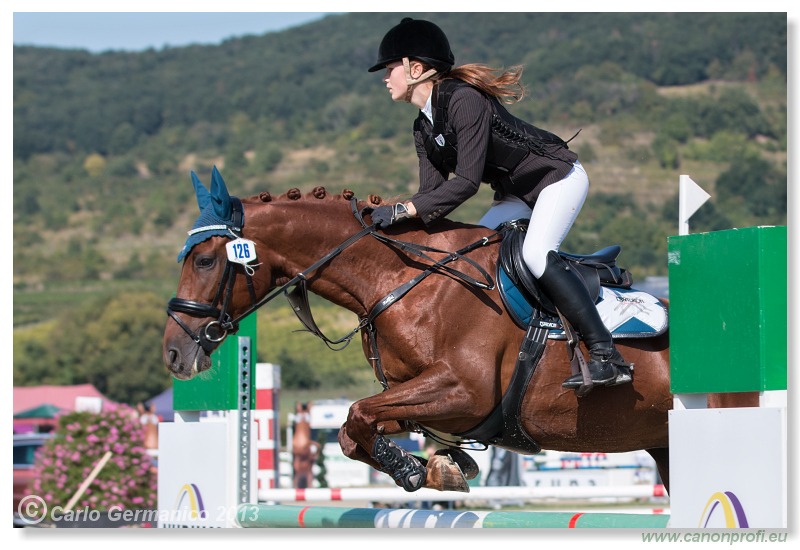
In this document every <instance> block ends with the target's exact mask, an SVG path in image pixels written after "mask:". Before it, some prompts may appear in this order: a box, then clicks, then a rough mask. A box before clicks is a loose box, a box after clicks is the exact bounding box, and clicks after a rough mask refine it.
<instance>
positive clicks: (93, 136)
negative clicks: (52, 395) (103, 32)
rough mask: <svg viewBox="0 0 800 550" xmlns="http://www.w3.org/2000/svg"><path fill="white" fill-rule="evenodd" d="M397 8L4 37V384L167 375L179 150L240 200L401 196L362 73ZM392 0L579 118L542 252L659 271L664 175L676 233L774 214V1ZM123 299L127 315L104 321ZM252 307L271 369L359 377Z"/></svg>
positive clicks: (526, 103)
mask: <svg viewBox="0 0 800 550" xmlns="http://www.w3.org/2000/svg"><path fill="white" fill-rule="evenodd" d="M405 15H407V14H393V13H377V14H372V13H356V14H345V15H334V16H329V17H327V18H325V19H323V20H321V21H317V22H315V23H312V24H309V25H305V26H303V27H298V28H294V29H290V30H288V31H284V32H279V33H270V34H266V35H263V36H247V37H243V38H236V39H231V40H228V41H226V42H224V43H222V44H220V45H218V46H191V47H182V48H165V49H162V50H148V51H144V52H138V53H124V52H107V53H102V54H91V53H89V52H86V51H80V50H59V49H48V48H34V47H15V48H14V52H13V57H14V75H13V80H14V183H13V200H14V203H13V207H14V257H13V260H14V266H13V276H14V327H15V330H14V343H15V346H14V381H15V383H17V384H34V383H45V382H51V383H73V382H74V383H77V382H82V381H91V382H94V383H96V385H97V386H98V388H100V389H101V390H102V391H105V392H107V393H108V395H109V396H111V397H113V398H116V399H121V400H128V401H130V400H132V399H140V398H143V397H141V396H142V395H144V396H145V397H146V396H147V395H152V394H153V393H155V392H156V390H157V389H158V388H160V387H163V386H164V384H166V383H167V382H168V379H167V377H166V374H165V373H164V369H163V367H162V365H161V358H160V332H161V331H162V330H163V324H164V321H165V318H166V317H165V314H164V312H163V305H164V303H165V301H166V300H167V299H168V298H169V297H170V296H171V295H172V293H173V292H174V289H175V286H176V284H177V279H178V275H179V269H180V266H179V264H177V263H176V262H175V257H176V255H177V252H178V250H179V249H180V247H181V246H182V244H183V240H184V238H185V231H186V230H187V229H188V228H189V227H191V224H192V222H193V220H194V217H195V216H196V214H197V210H196V203H195V201H194V197H193V193H192V188H191V184H190V181H189V171H190V170H195V171H197V172H198V174H199V175H200V176H201V179H203V180H207V179H208V173H209V172H210V170H211V167H212V166H213V165H216V166H218V167H219V168H220V169H221V170H222V172H223V174H224V176H225V180H226V181H227V182H228V185H229V187H230V188H231V190H232V192H233V193H235V194H238V195H241V196H245V195H250V194H254V193H256V192H258V191H262V190H269V191H271V192H273V193H281V192H283V191H285V190H287V189H289V188H292V187H299V188H301V189H302V190H308V189H311V188H312V187H314V186H316V185H324V186H326V187H328V188H329V189H332V190H341V189H343V188H349V189H352V190H354V191H355V192H356V194H357V195H358V196H366V195H367V194H369V193H375V194H381V195H384V196H404V195H405V196H407V195H410V194H411V193H413V192H414V190H415V189H416V186H417V184H418V182H417V181H416V177H417V176H416V174H417V169H416V158H415V154H414V149H413V144H412V140H411V124H412V122H413V119H414V117H415V116H416V113H415V112H414V109H413V108H412V107H410V106H408V105H396V104H392V102H391V100H390V99H389V97H388V95H387V94H386V91H385V88H384V86H383V85H382V83H381V81H380V78H381V77H380V74H373V73H367V72H366V68H367V67H368V66H370V65H371V64H372V63H373V62H374V59H375V55H376V51H377V45H378V43H379V42H380V39H381V37H382V36H383V34H384V32H385V31H386V30H388V29H389V28H390V27H391V26H393V25H394V24H396V23H397V22H399V20H400V19H401V18H402V17H403V16H405ZM412 15H413V16H415V17H422V18H428V19H431V20H433V21H435V22H436V23H437V24H439V25H440V26H441V27H442V28H443V29H444V30H445V32H446V33H447V34H448V36H449V37H450V39H451V42H452V48H453V51H454V53H455V55H456V62H457V64H462V63H468V62H482V63H488V64H490V65H494V66H498V67H499V66H511V65H516V64H523V65H524V67H525V72H524V75H523V82H524V84H525V85H526V87H527V90H528V95H527V97H526V98H525V99H524V100H523V101H522V102H520V103H519V104H517V105H514V106H512V107H511V111H512V112H513V113H515V114H517V115H519V116H521V117H523V118H525V119H527V120H530V121H531V122H533V123H535V124H536V125H538V126H541V127H544V128H547V129H549V130H551V131H554V132H556V133H558V134H560V135H562V136H563V137H569V136H572V135H573V134H575V132H577V131H578V130H581V132H580V134H579V135H578V137H577V138H575V140H574V141H572V142H571V144H570V146H571V147H572V148H573V149H574V150H576V151H577V152H578V154H579V155H580V157H581V160H582V162H583V164H584V165H585V166H586V168H587V170H588V172H589V176H590V179H591V181H592V192H591V193H590V197H589V200H588V201H587V204H586V206H585V207H584V210H583V212H582V214H581V216H580V218H579V220H578V222H577V223H576V225H575V227H574V229H573V231H572V232H571V233H570V235H569V237H568V239H567V241H566V242H565V245H564V248H565V249H567V250H570V251H575V252H588V251H591V250H593V249H596V248H599V247H602V246H605V245H607V244H611V243H618V244H621V245H622V247H623V253H622V257H621V263H622V264H624V265H625V267H627V268H629V269H630V270H631V271H632V273H633V275H634V278H637V279H641V278H643V277H645V276H647V275H664V274H666V237H667V236H668V235H670V234H674V233H675V232H676V231H677V229H676V228H677V182H678V176H679V175H680V174H690V175H691V176H692V178H693V179H694V180H695V181H697V182H698V183H699V184H700V185H701V186H702V187H704V188H705V189H706V190H708V191H709V192H710V193H711V194H712V197H713V199H712V201H710V202H709V203H708V204H707V205H705V206H703V208H702V209H701V210H700V211H699V212H698V214H697V216H696V217H695V218H693V220H692V228H693V230H695V231H701V230H715V229H725V228H730V227H744V226H751V225H770V224H771V225H775V224H785V223H786V219H787V215H786V195H787V188H786V187H787V178H786V164H787V159H786V157H787V155H786V151H787V146H786V143H787V117H786V112H787V86H786V82H787V76H786V75H787V25H786V17H785V15H784V14H780V13H776V14H767V13H743V14H724V13H709V14H704V13H699V14H697V13H695V14H660V13H646V14H644V13H639V14H631V13H620V14H615V13H603V14H578V13H572V14H558V13H544V14H533V13H530V14H528V13H490V14H486V13H480V14H470V13H442V14H418V15H414V14H412ZM490 200H491V193H490V191H489V190H488V189H486V190H484V191H482V192H481V193H480V194H479V196H478V197H476V198H475V199H473V200H472V201H470V202H468V203H467V204H466V205H464V206H463V207H461V208H459V209H458V210H457V211H456V212H454V213H453V214H452V215H451V217H453V218H457V219H461V220H464V221H469V222H475V221H477V219H478V218H479V217H480V216H481V214H482V212H483V211H484V210H485V208H486V207H487V205H488V204H489V201H490ZM129 303H137V304H139V306H140V307H138V308H137V310H135V315H136V317H143V319H140V320H137V322H135V323H134V322H129V320H126V319H125V313H126V312H127V313H128V315H133V314H134V310H133V309H131V308H130V307H128V306H126V304H129ZM315 308H316V311H318V312H319V313H318V316H319V317H320V319H321V323H323V324H326V327H329V330H330V331H331V332H333V333H336V332H346V331H348V330H349V329H350V328H352V326H353V323H354V319H353V318H352V316H350V315H349V314H348V313H347V312H342V311H341V310H336V309H334V308H332V307H330V306H328V305H327V304H325V303H319V304H316V305H315ZM104 315H108V316H110V317H109V319H110V320H109V321H108V322H107V323H98V322H97V319H102V318H104ZM259 315H260V316H261V319H260V323H261V326H262V327H265V328H263V329H262V330H261V334H260V335H259V338H260V339H261V338H263V339H265V341H264V342H263V343H262V342H260V343H259V350H260V353H261V354H262V356H263V357H261V358H260V359H261V360H267V361H273V362H281V363H283V364H287V365H288V364H291V365H292V367H293V372H294V373H296V374H297V376H296V377H295V379H293V380H292V379H291V378H290V380H292V381H291V384H293V385H295V387H305V388H308V389H309V390H313V389H319V388H320V387H325V386H332V387H337V388H346V387H348V386H350V385H352V384H356V383H359V384H363V383H367V384H369V382H366V379H368V378H369V377H370V376H371V373H370V372H369V368H368V367H367V366H366V362H365V361H364V359H363V356H361V354H360V350H359V349H355V348H357V347H358V346H352V348H353V349H348V350H346V351H344V352H341V353H339V354H333V353H330V352H328V351H327V348H325V347H324V346H322V345H321V344H320V343H318V342H316V341H314V340H313V338H312V337H310V336H308V335H305V334H293V333H291V331H292V330H295V329H297V328H299V325H298V324H297V323H296V322H295V321H294V320H293V316H292V313H291V310H290V309H289V308H288V307H286V306H285V305H283V304H276V305H274V306H270V307H269V308H267V309H266V310H265V311H264V312H261V313H259ZM79 320H83V322H78V321H79ZM100 342H105V343H103V344H102V345H100V344H99V343H100ZM125 346H134V347H135V349H128V348H126V347H125ZM98 350H105V351H103V353H101V352H100V351H98ZM67 352H68V353H67ZM95 356H96V357H95ZM133 358H135V360H132V359H133ZM278 358H280V360H279V359H278ZM133 369H135V370H137V376H126V375H125V373H128V372H130V371H131V370H133ZM140 375H141V376H140ZM284 378H286V376H284Z"/></svg>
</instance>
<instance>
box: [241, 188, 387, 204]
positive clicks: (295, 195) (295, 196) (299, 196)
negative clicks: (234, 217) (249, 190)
mask: <svg viewBox="0 0 800 550" xmlns="http://www.w3.org/2000/svg"><path fill="white" fill-rule="evenodd" d="M353 197H355V193H354V192H353V191H351V190H350V189H343V190H342V192H341V193H330V192H329V191H328V190H327V189H325V188H324V187H323V186H321V185H319V186H317V187H315V188H314V189H312V190H311V191H309V192H307V193H305V194H303V192H302V191H300V189H298V188H297V187H293V188H291V189H289V190H288V191H286V192H285V193H283V194H281V195H278V196H277V197H273V196H272V194H271V193H270V192H269V191H262V192H261V193H259V194H258V195H256V196H255V197H252V200H254V201H256V200H257V201H261V202H278V201H299V200H306V199H316V200H338V201H349V200H350V199H352V198H353ZM366 202H368V203H369V204H371V205H373V206H378V205H380V204H384V200H383V198H381V197H380V196H379V195H372V194H370V195H368V196H367V199H366Z"/></svg>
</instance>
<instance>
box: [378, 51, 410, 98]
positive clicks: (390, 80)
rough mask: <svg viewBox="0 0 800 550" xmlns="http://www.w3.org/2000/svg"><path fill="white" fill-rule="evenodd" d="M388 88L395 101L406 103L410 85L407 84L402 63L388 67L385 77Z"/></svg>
mask: <svg viewBox="0 0 800 550" xmlns="http://www.w3.org/2000/svg"><path fill="white" fill-rule="evenodd" d="M383 81H384V82H385V83H386V88H387V89H388V90H389V93H390V94H391V95H392V100H393V101H404V100H405V96H406V92H407V91H408V84H407V83H406V73H405V70H404V69H403V63H402V62H401V61H395V62H394V63H389V64H388V65H386V72H385V73H384V75H383Z"/></svg>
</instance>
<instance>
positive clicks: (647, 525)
mask: <svg viewBox="0 0 800 550" xmlns="http://www.w3.org/2000/svg"><path fill="white" fill-rule="evenodd" d="M237 520H238V522H239V524H240V525H241V526H242V527H283V528H293V527H294V528H297V527H300V528H364V529H376V528H378V529H380V528H404V529H409V528H410V529H413V528H444V529H508V528H524V529H531V528H566V529H580V528H634V529H656V528H663V527H666V526H667V523H668V522H669V516H668V515H657V514H653V515H645V514H622V513H620V514H614V513H574V512H489V511H466V512H458V511H449V510H442V511H438V510H410V509H385V508H337V507H325V506H305V507H303V506H281V505H264V504H258V505H254V504H249V505H242V506H240V507H239V513H238V514H237Z"/></svg>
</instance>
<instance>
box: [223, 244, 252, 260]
mask: <svg viewBox="0 0 800 550" xmlns="http://www.w3.org/2000/svg"><path fill="white" fill-rule="evenodd" d="M225 248H227V249H228V260H230V261H232V262H234V263H237V264H248V263H250V262H252V261H254V260H255V259H256V243H254V242H253V241H250V240H248V239H236V240H233V241H231V242H229V243H227V244H226V245H225Z"/></svg>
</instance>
